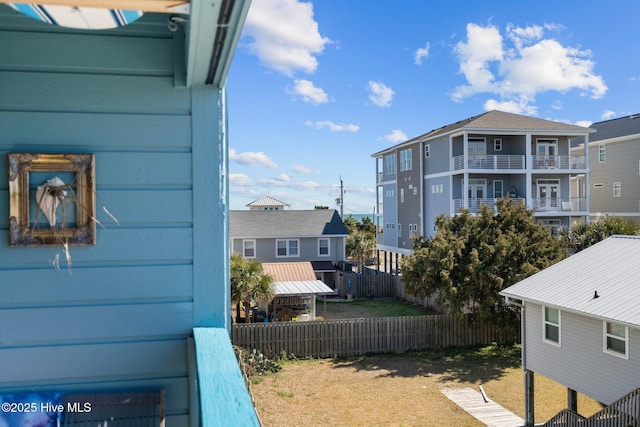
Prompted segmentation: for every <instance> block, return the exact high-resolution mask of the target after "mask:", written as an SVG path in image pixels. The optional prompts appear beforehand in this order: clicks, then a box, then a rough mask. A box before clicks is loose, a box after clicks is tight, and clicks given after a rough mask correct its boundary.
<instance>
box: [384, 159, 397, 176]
mask: <svg viewBox="0 0 640 427" xmlns="http://www.w3.org/2000/svg"><path fill="white" fill-rule="evenodd" d="M384 172H385V173H386V174H387V175H393V174H395V173H396V155H395V154H390V155H388V156H384Z"/></svg>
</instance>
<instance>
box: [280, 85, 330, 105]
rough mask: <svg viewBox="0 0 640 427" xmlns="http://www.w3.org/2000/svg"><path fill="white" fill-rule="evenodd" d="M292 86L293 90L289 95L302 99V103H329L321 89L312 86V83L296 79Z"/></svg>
mask: <svg viewBox="0 0 640 427" xmlns="http://www.w3.org/2000/svg"><path fill="white" fill-rule="evenodd" d="M293 84H294V86H293V90H291V91H290V92H289V93H291V94H293V95H297V96H300V97H302V100H303V101H304V102H308V103H309V104H326V103H327V102H329V97H328V96H327V93H326V92H325V91H324V90H322V89H321V88H319V87H316V86H314V84H313V82H312V81H309V80H304V79H296V80H294V82H293Z"/></svg>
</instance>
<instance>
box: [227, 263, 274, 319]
mask: <svg viewBox="0 0 640 427" xmlns="http://www.w3.org/2000/svg"><path fill="white" fill-rule="evenodd" d="M230 276H231V301H232V303H233V304H236V321H239V320H240V306H241V305H242V307H243V309H244V319H245V322H248V321H249V310H250V309H251V302H252V301H258V300H260V299H266V300H270V299H271V298H273V295H274V289H273V286H272V284H273V278H272V277H271V276H270V275H268V274H266V273H265V272H264V271H263V270H262V263H261V262H260V261H258V260H255V259H252V260H247V259H244V258H242V256H241V255H240V254H238V253H234V254H232V255H231V274H230Z"/></svg>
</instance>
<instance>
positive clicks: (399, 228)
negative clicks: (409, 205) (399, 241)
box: [398, 223, 402, 237]
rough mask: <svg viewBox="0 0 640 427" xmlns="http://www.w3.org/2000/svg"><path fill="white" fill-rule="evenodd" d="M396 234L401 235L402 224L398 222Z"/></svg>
mask: <svg viewBox="0 0 640 427" xmlns="http://www.w3.org/2000/svg"><path fill="white" fill-rule="evenodd" d="M398 236H400V237H402V224H400V223H398Z"/></svg>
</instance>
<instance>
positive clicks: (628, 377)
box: [501, 236, 640, 425]
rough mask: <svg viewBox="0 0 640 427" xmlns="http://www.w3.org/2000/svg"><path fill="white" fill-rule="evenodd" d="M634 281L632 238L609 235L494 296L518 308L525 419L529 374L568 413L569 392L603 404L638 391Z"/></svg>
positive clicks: (638, 242) (639, 270)
mask: <svg viewBox="0 0 640 427" xmlns="http://www.w3.org/2000/svg"><path fill="white" fill-rule="evenodd" d="M639 276H640V238H639V237H635V236H634V237H632V236H613V237H610V238H608V239H606V240H604V241H602V242H600V243H598V244H596V245H594V246H591V247H589V248H587V249H585V250H583V251H581V252H579V253H577V254H575V255H573V256H571V257H570V258H567V259H565V260H563V261H561V262H559V263H557V264H555V265H553V266H551V267H549V268H547V269H545V270H543V271H541V272H539V273H537V274H534V275H533V276H530V277H528V278H526V279H524V280H523V281H521V282H519V283H517V284H515V285H513V286H510V287H508V288H507V289H505V290H503V291H502V292H501V295H503V296H505V297H506V298H507V299H508V301H510V302H512V303H514V304H515V305H518V306H520V307H521V310H522V326H523V336H522V347H523V352H522V364H523V368H524V370H525V373H526V375H525V381H526V382H527V383H528V384H527V386H526V387H527V388H528V389H529V393H525V407H526V408H528V409H526V411H531V412H530V414H529V416H528V417H525V419H530V420H532V419H533V404H532V403H533V402H532V401H533V385H532V384H533V375H534V373H539V374H541V375H544V376H545V377H548V378H550V379H552V380H553V381H556V382H558V383H560V384H563V385H565V386H566V387H567V388H568V389H569V393H568V396H569V402H568V407H569V408H571V409H574V410H576V409H577V404H576V402H575V400H574V399H575V392H580V393H583V394H585V395H587V396H590V397H592V398H594V399H596V400H597V401H599V402H601V403H603V404H606V405H609V404H611V403H612V402H614V401H616V400H618V399H620V398H622V397H623V396H625V395H627V394H628V393H630V392H632V391H634V390H636V389H637V388H639V387H640V305H639V303H638V301H640V287H639V286H638V283H637V282H638V277H639ZM540 392H541V393H544V390H541V391H540ZM572 396H573V397H572ZM638 407H639V408H640V406H638ZM525 415H527V414H526V413H525ZM611 425H614V424H611ZM615 425H617V424H615ZM625 425H626V424H625ZM635 425H637V424H635Z"/></svg>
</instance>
